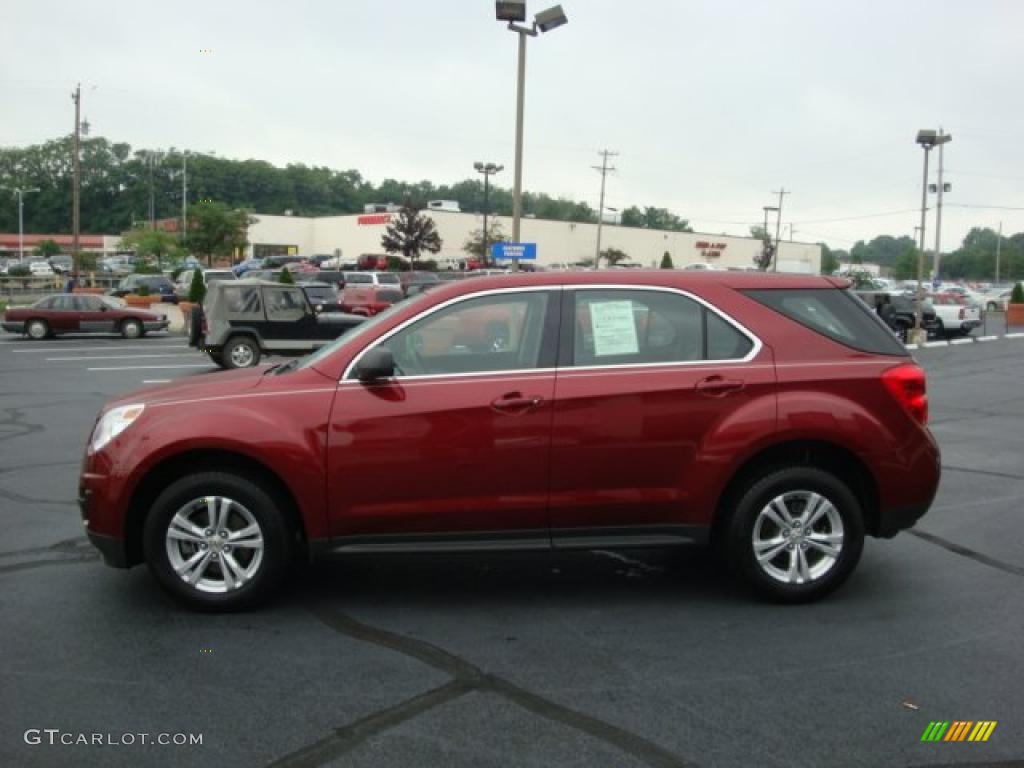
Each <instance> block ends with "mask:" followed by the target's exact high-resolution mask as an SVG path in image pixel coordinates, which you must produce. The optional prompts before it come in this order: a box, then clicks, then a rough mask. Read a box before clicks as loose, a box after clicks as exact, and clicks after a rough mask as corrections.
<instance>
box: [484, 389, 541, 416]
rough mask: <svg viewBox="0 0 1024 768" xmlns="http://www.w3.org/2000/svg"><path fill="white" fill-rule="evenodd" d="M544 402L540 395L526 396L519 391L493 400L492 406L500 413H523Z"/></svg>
mask: <svg viewBox="0 0 1024 768" xmlns="http://www.w3.org/2000/svg"><path fill="white" fill-rule="evenodd" d="M542 402H544V398H543V397H541V396H540V395H530V396H524V395H522V394H521V393H519V392H509V393H508V394H505V395H502V396H501V397H497V398H495V399H494V400H492V401H491V408H493V409H494V410H496V411H498V412H500V413H523V412H524V411H528V410H530V409H531V408H536V407H537V406H538V405H540V404H541V403H542Z"/></svg>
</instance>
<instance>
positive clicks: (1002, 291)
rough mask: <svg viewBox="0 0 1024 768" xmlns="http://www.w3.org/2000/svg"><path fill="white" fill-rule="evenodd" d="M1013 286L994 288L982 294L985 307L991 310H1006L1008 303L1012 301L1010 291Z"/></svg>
mask: <svg viewBox="0 0 1024 768" xmlns="http://www.w3.org/2000/svg"><path fill="white" fill-rule="evenodd" d="M1012 291H1013V287H1012V286H1011V287H1009V288H1006V287H1002V288H994V289H992V290H990V291H989V292H988V293H986V294H984V295H983V296H982V300H983V302H984V305H985V309H987V310H989V311H990V312H1005V311H1006V305H1007V304H1009V303H1010V293H1012Z"/></svg>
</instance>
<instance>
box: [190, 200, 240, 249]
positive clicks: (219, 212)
mask: <svg viewBox="0 0 1024 768" xmlns="http://www.w3.org/2000/svg"><path fill="white" fill-rule="evenodd" d="M254 221H255V220H254V219H253V218H252V217H250V216H249V213H248V212H247V211H245V210H243V209H240V208H232V207H231V206H229V205H226V204H225V203H221V202H216V201H213V202H204V203H199V204H198V205H195V206H192V207H191V208H190V209H189V214H188V223H189V230H188V240H187V242H188V247H189V249H190V250H191V251H192V252H193V253H196V254H199V255H200V256H205V257H206V263H207V264H208V265H212V264H213V259H214V257H217V258H220V259H230V258H231V257H232V256H233V255H234V253H235V252H236V251H238V250H241V249H242V248H244V247H245V246H246V245H248V244H249V241H248V240H247V239H246V235H247V231H248V228H249V225H250V224H252V223H253V222H254Z"/></svg>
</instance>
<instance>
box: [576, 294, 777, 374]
mask: <svg viewBox="0 0 1024 768" xmlns="http://www.w3.org/2000/svg"><path fill="white" fill-rule="evenodd" d="M565 287H566V289H567V290H573V291H660V292H662V293H676V294H679V295H680V296H683V297H685V298H687V299H691V300H692V301H695V302H697V303H698V304H700V305H701V306H702V307H704V308H705V309H707V310H708V311H710V312H714V313H715V314H716V315H718V316H719V317H720V318H721V319H722V320H723V321H725V323H726V324H728V325H731V326H732V327H733V328H735V329H736V330H737V331H739V332H740V333H741V334H742V335H743V336H746V337H747V340H748V341H749V342H750V343H751V344H752V346H751V348H750V351H749V352H748V353H747V354H746V355H745V356H744V357H729V358H725V359H722V360H674V361H673V360H670V361H666V362H661V363H610V364H608V365H567V366H565V367H563V368H560V370H563V371H593V370H603V369H615V368H652V367H664V366H672V367H675V366H679V365H684V366H692V365H709V364H710V365H721V364H723V363H729V364H742V363H749V362H750V361H751V360H753V359H754V358H755V357H757V356H758V355H759V354H760V353H761V349H762V348H763V347H764V344H763V343H762V341H761V339H760V338H758V336H757V335H756V334H755V333H754V332H753V331H751V330H750V329H749V328H747V327H746V326H745V325H743V323H741V322H740V321H739V320H736V319H735V318H733V317H732V316H731V315H727V314H726V313H725V312H723V311H722V310H720V309H719V308H718V307H716V306H715V305H714V304H711V303H710V302H708V301H706V300H705V299H702V298H701V297H700V296H697V295H696V294H693V293H690V292H689V291H686V290H683V289H682V288H671V287H669V286H667V285H619V284H613V283H608V284H607V285H602V284H598V283H588V284H586V285H572V286H569V285H567V286H565Z"/></svg>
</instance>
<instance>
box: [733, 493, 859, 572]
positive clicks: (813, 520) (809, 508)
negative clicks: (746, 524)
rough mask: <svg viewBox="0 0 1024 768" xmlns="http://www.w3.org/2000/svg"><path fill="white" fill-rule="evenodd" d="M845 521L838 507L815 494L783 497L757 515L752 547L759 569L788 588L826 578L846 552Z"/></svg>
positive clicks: (795, 494) (771, 502)
mask: <svg viewBox="0 0 1024 768" xmlns="http://www.w3.org/2000/svg"><path fill="white" fill-rule="evenodd" d="M843 538H844V534H843V521H842V517H841V515H840V514H839V510H838V509H836V506H835V505H834V504H833V503H832V502H831V501H830V500H829V499H828V498H826V497H825V496H822V495H821V494H819V493H815V492H814V491H806V490H797V491H789V492H787V493H783V494H780V495H779V496H776V497H775V498H774V499H772V500H771V501H770V502H768V504H766V505H765V506H764V508H763V509H761V511H760V512H759V513H758V515H757V519H756V520H755V521H754V529H753V534H752V542H751V543H752V545H753V548H754V557H755V559H756V561H757V564H758V566H759V567H760V568H761V570H762V571H764V573H765V574H767V575H768V576H770V577H771V578H772V579H775V580H776V581H779V582H782V583H785V584H809V583H812V582H815V581H818V580H819V579H821V578H822V577H824V576H825V575H826V574H827V573H828V572H829V571H831V570H832V568H833V567H834V566H835V564H836V562H837V561H838V560H839V556H840V554H841V552H842V549H843Z"/></svg>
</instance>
